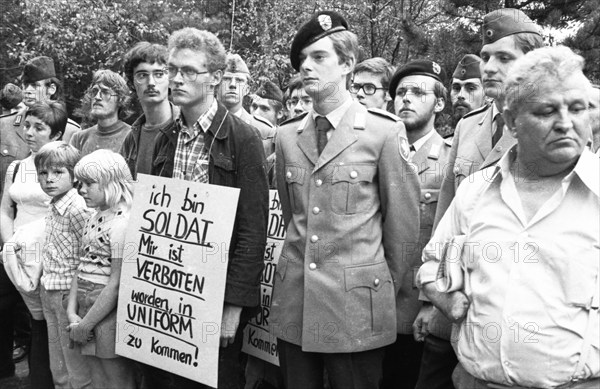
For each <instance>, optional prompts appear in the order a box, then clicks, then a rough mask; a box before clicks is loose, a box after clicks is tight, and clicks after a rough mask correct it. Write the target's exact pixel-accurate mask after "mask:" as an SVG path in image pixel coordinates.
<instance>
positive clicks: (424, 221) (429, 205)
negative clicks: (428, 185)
mask: <svg viewBox="0 0 600 389" xmlns="http://www.w3.org/2000/svg"><path fill="white" fill-rule="evenodd" d="M439 192H440V190H439V189H421V212H420V215H421V229H423V228H431V227H433V219H434V218H435V208H436V206H437V202H438V195H439Z"/></svg>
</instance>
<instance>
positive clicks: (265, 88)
mask: <svg viewBox="0 0 600 389" xmlns="http://www.w3.org/2000/svg"><path fill="white" fill-rule="evenodd" d="M256 95H257V96H258V97H262V98H263V99H269V100H275V101H279V102H280V103H281V104H283V92H281V89H279V88H278V87H277V85H275V84H273V83H272V82H271V81H265V83H264V84H262V85H261V86H260V88H258V90H257V91H256Z"/></svg>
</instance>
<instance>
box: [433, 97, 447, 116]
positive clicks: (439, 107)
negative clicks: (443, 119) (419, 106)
mask: <svg viewBox="0 0 600 389" xmlns="http://www.w3.org/2000/svg"><path fill="white" fill-rule="evenodd" d="M444 107H446V99H445V98H443V97H438V98H436V99H435V106H434V107H433V112H435V113H438V112H442V111H443V110H444Z"/></svg>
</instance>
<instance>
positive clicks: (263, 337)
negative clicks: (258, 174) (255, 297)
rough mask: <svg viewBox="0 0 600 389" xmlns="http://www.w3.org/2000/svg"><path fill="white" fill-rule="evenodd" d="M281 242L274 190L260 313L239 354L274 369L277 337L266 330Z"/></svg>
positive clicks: (280, 218)
mask: <svg viewBox="0 0 600 389" xmlns="http://www.w3.org/2000/svg"><path fill="white" fill-rule="evenodd" d="M284 239H285V226H284V224H283V214H282V213H281V203H280V202H279V194H278V193H277V191H276V190H271V191H269V228H268V230H267V247H266V248H265V269H264V270H263V274H262V276H261V279H260V283H261V287H260V312H259V313H258V315H256V317H255V318H254V319H252V320H250V321H249V322H248V325H247V326H246V328H245V329H244V343H243V346H242V351H244V352H245V353H247V354H249V355H253V356H255V357H257V358H260V359H263V360H265V361H267V362H269V363H272V364H274V365H277V366H279V351H278V350H277V338H275V337H274V336H272V335H271V334H270V333H269V330H268V327H269V313H270V312H271V300H272V299H271V296H272V293H273V280H274V279H275V269H276V268H277V262H278V261H279V255H280V254H281V249H282V247H283V241H284Z"/></svg>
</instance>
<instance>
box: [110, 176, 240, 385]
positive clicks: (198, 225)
mask: <svg viewBox="0 0 600 389" xmlns="http://www.w3.org/2000/svg"><path fill="white" fill-rule="evenodd" d="M238 196H239V190H238V189H235V188H227V187H222V186H215V185H207V184H198V183H194V182H188V181H182V180H173V179H168V178H162V177H152V176H147V175H144V174H139V175H138V182H137V183H136V184H135V185H134V202H133V207H132V210H131V217H130V219H129V228H128V230H127V238H126V242H127V246H126V247H125V254H124V260H123V268H122V272H121V286H120V290H119V302H118V307H117V323H118V328H119V331H120V332H119V333H118V334H117V335H118V337H117V344H116V351H117V354H119V355H122V356H125V357H127V358H131V359H134V360H137V361H140V362H143V363H146V364H148V365H152V366H156V367H158V368H161V369H164V370H167V371H169V372H172V373H175V374H178V375H181V376H184V377H186V378H189V379H192V380H194V381H198V382H201V383H203V384H206V385H210V386H212V387H217V377H218V362H219V337H220V327H221V319H222V317H221V316H222V311H223V299H224V294H225V278H226V275H227V262H228V251H229V243H230V240H231V234H232V230H233V223H234V219H235V213H236V208H237V201H238Z"/></svg>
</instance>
